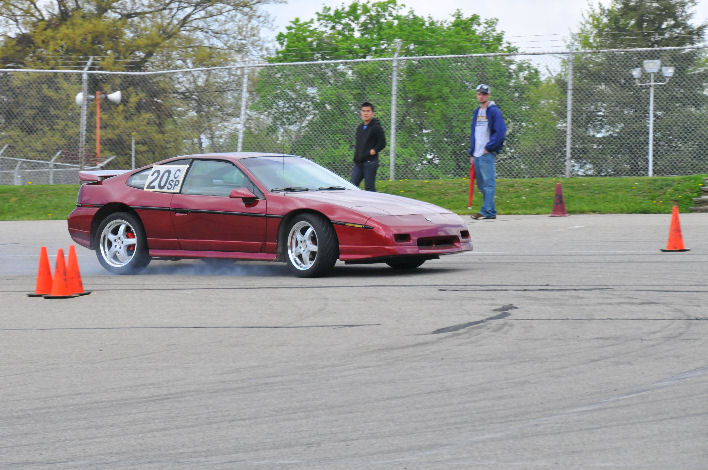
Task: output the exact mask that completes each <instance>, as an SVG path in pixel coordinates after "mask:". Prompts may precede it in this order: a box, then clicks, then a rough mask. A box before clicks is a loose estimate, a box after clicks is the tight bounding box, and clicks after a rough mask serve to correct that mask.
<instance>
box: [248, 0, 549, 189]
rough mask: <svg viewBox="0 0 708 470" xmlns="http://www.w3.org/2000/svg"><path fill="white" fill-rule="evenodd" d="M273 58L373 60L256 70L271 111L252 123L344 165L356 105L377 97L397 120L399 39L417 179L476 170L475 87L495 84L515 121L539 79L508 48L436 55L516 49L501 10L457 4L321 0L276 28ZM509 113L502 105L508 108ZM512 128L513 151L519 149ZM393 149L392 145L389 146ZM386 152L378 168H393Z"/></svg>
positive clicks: (384, 115) (260, 107) (344, 169)
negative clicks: (449, 11) (432, 6)
mask: <svg viewBox="0 0 708 470" xmlns="http://www.w3.org/2000/svg"><path fill="white" fill-rule="evenodd" d="M277 41H278V44H279V46H280V48H279V49H278V50H277V52H276V54H275V55H274V56H273V57H271V58H270V59H269V60H270V61H271V62H273V63H282V62H295V61H325V60H343V59H346V60H349V59H373V60H372V61H369V62H344V63H341V62H337V63H327V64H311V65H306V66H285V65H283V66H278V67H266V68H264V69H263V70H262V72H261V74H260V75H259V81H258V85H257V89H256V94H257V96H258V101H257V103H256V105H255V106H254V109H255V110H256V111H257V112H258V114H259V115H260V116H264V117H265V119H264V120H258V121H252V122H251V130H252V132H254V129H256V128H259V129H260V132H265V133H269V134H270V135H279V136H280V137H281V138H280V139H279V140H278V141H276V142H275V143H274V145H275V146H276V147H279V148H274V149H273V150H276V151H284V150H286V151H293V152H295V153H302V154H303V155H306V156H308V157H310V158H314V159H316V160H317V161H318V162H320V163H323V164H325V165H327V166H328V167H330V168H334V169H337V171H339V172H340V173H342V174H346V173H348V171H349V167H350V161H351V145H352V142H353V132H354V128H355V126H356V124H357V122H358V117H357V116H358V104H359V103H361V102H363V101H370V102H372V103H374V104H375V106H376V115H377V117H379V118H381V120H382V122H383V123H384V128H389V127H390V117H391V93H392V92H391V90H392V83H391V82H392V61H390V60H387V61H376V60H375V59H380V58H391V57H392V56H393V55H394V53H395V51H396V47H397V44H398V43H400V51H399V55H400V56H402V57H406V59H405V60H401V61H399V68H398V78H399V80H398V87H399V88H398V90H397V95H398V98H397V101H396V104H397V122H396V125H397V129H398V131H397V134H396V139H397V141H396V168H397V173H399V170H400V173H403V174H407V175H412V174H415V175H417V177H419V178H426V177H438V176H441V175H456V176H462V175H464V174H465V173H466V171H467V170H468V169H469V157H468V156H467V148H468V146H469V132H470V122H471V116H472V110H473V109H474V107H475V106H476V98H475V86H476V85H477V84H478V83H480V82H485V83H490V84H491V85H492V87H493V88H494V89H495V91H496V93H495V95H494V99H495V100H496V101H497V102H498V103H499V104H500V105H501V106H502V107H503V109H504V104H505V103H508V104H509V106H508V108H507V109H508V117H509V118H510V119H511V121H512V123H513V122H517V121H520V120H523V119H524V116H525V113H527V112H528V111H527V110H526V111H525V110H522V109H520V108H519V107H517V106H513V104H512V103H513V102H515V101H520V100H523V99H524V97H525V96H526V94H527V93H528V91H529V89H530V87H529V84H530V83H537V82H538V81H539V76H538V72H537V71H536V70H535V69H534V68H533V67H531V66H530V65H529V64H528V63H524V62H515V61H514V60H512V59H511V58H508V57H494V58H490V57H473V58H470V57H456V58H450V59H440V58H437V59H430V58H425V56H429V55H447V54H458V55H464V54H474V53H489V52H514V48H513V47H512V46H510V45H509V44H508V43H506V42H505V41H504V34H503V32H501V31H499V30H498V28H497V21H496V20H494V19H488V20H483V19H482V18H481V17H480V16H479V15H470V16H467V17H466V16H464V15H463V14H462V13H461V12H459V11H457V12H455V13H454V14H453V15H451V17H450V18H449V19H447V20H435V19H433V18H423V17H420V16H417V15H415V13H414V12H412V11H404V9H403V6H402V5H399V3H398V2H397V0H384V1H380V2H368V1H356V0H355V1H354V2H352V3H351V4H350V5H348V6H346V5H343V6H341V7H339V8H330V7H323V9H322V11H321V12H319V13H317V15H316V19H311V20H307V21H301V20H300V19H296V20H295V21H293V22H291V24H290V25H289V26H288V27H287V28H286V32H284V33H281V34H279V35H278V37H277ZM506 115H507V114H505V116H506ZM517 137H518V136H511V137H510V140H509V146H508V150H509V152H510V154H512V153H513V148H514V141H515V139H516V138H517ZM387 151H390V149H387ZM387 165H388V161H387V160H386V158H383V161H382V168H381V173H380V174H382V173H384V172H386V171H387V169H388V167H387Z"/></svg>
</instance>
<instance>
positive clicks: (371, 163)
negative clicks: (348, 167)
mask: <svg viewBox="0 0 708 470" xmlns="http://www.w3.org/2000/svg"><path fill="white" fill-rule="evenodd" d="M378 169H379V159H378V158H377V159H376V160H367V161H365V162H363V163H355V164H354V168H352V179H351V183H352V184H353V185H354V186H359V183H361V180H362V179H363V180H364V189H366V190H367V191H376V170H378Z"/></svg>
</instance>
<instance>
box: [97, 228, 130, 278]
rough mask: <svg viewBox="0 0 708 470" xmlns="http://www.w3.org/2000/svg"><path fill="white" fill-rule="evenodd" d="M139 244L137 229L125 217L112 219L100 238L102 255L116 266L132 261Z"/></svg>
mask: <svg viewBox="0 0 708 470" xmlns="http://www.w3.org/2000/svg"><path fill="white" fill-rule="evenodd" d="M137 244H138V238H137V237H136V235H135V229H134V228H133V226H132V225H130V223H129V222H128V221H126V220H123V219H116V220H112V221H110V222H109V223H108V224H107V225H106V226H105V227H104V228H103V231H102V232H101V238H100V239H99V245H100V250H101V257H102V258H103V259H104V261H105V262H106V263H107V264H109V265H110V266H113V267H115V268H122V267H124V266H126V265H128V264H129V263H130V261H131V260H132V259H133V257H134V256H135V253H136V248H137Z"/></svg>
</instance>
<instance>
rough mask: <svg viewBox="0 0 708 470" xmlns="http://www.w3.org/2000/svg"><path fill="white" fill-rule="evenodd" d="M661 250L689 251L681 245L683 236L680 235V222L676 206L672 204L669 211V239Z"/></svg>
mask: <svg viewBox="0 0 708 470" xmlns="http://www.w3.org/2000/svg"><path fill="white" fill-rule="evenodd" d="M661 251H690V250H689V249H688V248H686V247H684V246H683V237H682V236H681V224H680V223H679V210H678V206H674V208H673V210H672V211H671V227H669V241H668V242H667V243H666V249H665V250H664V249H662V250H661Z"/></svg>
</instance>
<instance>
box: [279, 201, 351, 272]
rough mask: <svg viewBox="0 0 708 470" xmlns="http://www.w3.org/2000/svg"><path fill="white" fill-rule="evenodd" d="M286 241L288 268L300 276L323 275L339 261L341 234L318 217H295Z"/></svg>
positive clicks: (312, 215)
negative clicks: (338, 234) (339, 236)
mask: <svg viewBox="0 0 708 470" xmlns="http://www.w3.org/2000/svg"><path fill="white" fill-rule="evenodd" d="M285 242H286V244H287V245H286V249H287V253H288V256H287V263H288V268H289V269H290V271H292V272H293V273H294V274H295V275H296V276H299V277H318V276H322V275H324V274H327V273H328V272H330V271H331V270H332V268H333V267H334V263H335V262H336V261H337V256H338V249H337V248H338V247H337V234H336V233H335V232H334V228H332V225H331V224H330V223H329V222H328V221H326V220H324V219H323V218H322V217H319V216H317V215H314V214H302V215H299V216H297V217H295V219H294V220H293V222H292V224H291V225H290V230H289V231H288V237H287V239H286V241H285Z"/></svg>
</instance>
